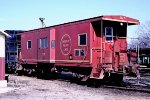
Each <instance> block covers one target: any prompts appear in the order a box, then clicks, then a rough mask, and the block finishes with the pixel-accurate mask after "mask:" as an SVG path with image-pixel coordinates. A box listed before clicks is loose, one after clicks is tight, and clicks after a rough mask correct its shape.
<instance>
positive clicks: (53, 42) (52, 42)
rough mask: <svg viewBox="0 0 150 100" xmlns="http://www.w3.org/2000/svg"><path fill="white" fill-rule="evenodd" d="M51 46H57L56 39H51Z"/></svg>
mask: <svg viewBox="0 0 150 100" xmlns="http://www.w3.org/2000/svg"><path fill="white" fill-rule="evenodd" d="M51 48H55V40H52V41H51Z"/></svg>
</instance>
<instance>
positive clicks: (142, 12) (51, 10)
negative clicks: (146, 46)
mask: <svg viewBox="0 0 150 100" xmlns="http://www.w3.org/2000/svg"><path fill="white" fill-rule="evenodd" d="M0 5H1V6H0V12H1V13H0V29H1V30H8V29H11V30H30V29H35V28H39V27H41V23H40V21H39V17H44V18H45V24H46V26H51V25H56V24H61V23H64V22H70V21H75V20H80V19H85V18H90V17H96V16H100V15H125V16H129V17H133V18H136V19H139V20H140V22H141V23H144V22H146V21H149V20H150V0H0ZM136 29H137V27H130V28H129V29H128V33H129V36H136V35H135V34H134V33H135V31H136Z"/></svg>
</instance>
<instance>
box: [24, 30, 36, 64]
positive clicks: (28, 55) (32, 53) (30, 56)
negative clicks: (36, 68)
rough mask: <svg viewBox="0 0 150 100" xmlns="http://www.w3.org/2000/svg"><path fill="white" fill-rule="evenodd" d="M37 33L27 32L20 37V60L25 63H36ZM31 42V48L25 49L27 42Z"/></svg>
mask: <svg viewBox="0 0 150 100" xmlns="http://www.w3.org/2000/svg"><path fill="white" fill-rule="evenodd" d="M38 33H39V32H38V31H29V32H25V33H23V34H22V35H21V56H22V57H21V58H22V59H23V61H25V63H30V64H34V63H37V62H36V61H37V38H38V35H37V34H38ZM29 40H30V41H31V45H32V47H31V48H30V49H28V48H27V41H29Z"/></svg>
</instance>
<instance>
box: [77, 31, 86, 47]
mask: <svg viewBox="0 0 150 100" xmlns="http://www.w3.org/2000/svg"><path fill="white" fill-rule="evenodd" d="M78 45H79V46H86V45H87V34H86V33H84V34H79V35H78Z"/></svg>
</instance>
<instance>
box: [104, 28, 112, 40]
mask: <svg viewBox="0 0 150 100" xmlns="http://www.w3.org/2000/svg"><path fill="white" fill-rule="evenodd" d="M105 36H106V41H112V40H113V28H112V27H106V28H105Z"/></svg>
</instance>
